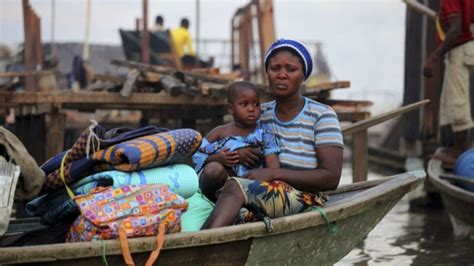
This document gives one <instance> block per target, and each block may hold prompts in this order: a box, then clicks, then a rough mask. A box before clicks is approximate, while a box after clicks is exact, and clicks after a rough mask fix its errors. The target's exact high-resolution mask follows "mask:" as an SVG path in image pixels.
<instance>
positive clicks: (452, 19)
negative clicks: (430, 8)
mask: <svg viewBox="0 0 474 266" xmlns="http://www.w3.org/2000/svg"><path fill="white" fill-rule="evenodd" d="M448 21H449V28H448V31H447V32H446V37H445V39H444V40H443V41H442V42H441V43H440V44H439V45H438V47H436V49H435V50H434V51H433V52H432V53H431V54H430V55H429V56H428V59H426V62H425V66H424V67H423V75H424V76H425V77H432V76H433V67H434V65H435V64H436V62H438V61H439V60H440V59H441V58H443V56H444V54H446V52H448V51H449V50H451V49H452V48H453V47H455V46H456V41H457V39H458V37H459V35H460V34H461V30H462V24H461V14H451V15H449V17H448Z"/></svg>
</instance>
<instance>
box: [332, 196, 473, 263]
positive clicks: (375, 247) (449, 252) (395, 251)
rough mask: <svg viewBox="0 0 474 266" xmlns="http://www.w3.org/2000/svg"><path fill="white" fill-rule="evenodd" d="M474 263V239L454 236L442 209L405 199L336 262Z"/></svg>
mask: <svg viewBox="0 0 474 266" xmlns="http://www.w3.org/2000/svg"><path fill="white" fill-rule="evenodd" d="M387 264H397V265H409V264H410V265H411V264H414V265H429V264H462V265H466V264H474V241H472V240H457V239H454V237H453V234H452V228H451V224H450V221H449V217H448V215H447V213H446V212H445V211H443V210H430V209H416V210H410V208H409V200H408V197H405V198H403V199H402V200H401V201H400V202H399V203H398V204H397V205H396V206H395V207H394V208H393V209H392V210H391V211H390V212H389V213H388V214H387V216H385V217H384V219H383V220H382V221H381V222H380V223H379V224H378V225H377V226H376V227H375V228H374V230H373V231H372V232H370V233H369V235H368V236H367V238H366V239H365V240H364V242H363V243H361V244H360V245H359V246H358V247H356V248H354V249H353V250H352V251H351V252H350V253H349V254H348V255H347V256H346V257H344V258H343V259H342V260H341V261H340V262H338V263H337V264H336V265H387Z"/></svg>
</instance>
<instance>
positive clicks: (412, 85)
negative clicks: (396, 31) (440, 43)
mask: <svg viewBox="0 0 474 266" xmlns="http://www.w3.org/2000/svg"><path fill="white" fill-rule="evenodd" d="M422 21H423V15H422V14H420V13H419V12H417V11H416V10H412V9H407V13H406V25H405V82H404V92H403V105H407V104H410V103H413V102H416V101H419V100H420V99H421V88H422V75H421V73H422V66H423V64H422V63H423V61H424V58H422V51H423V47H422V44H423V41H422V37H423V36H422V31H423V23H422ZM420 113H421V110H420V109H417V110H414V111H411V112H409V113H406V114H403V115H402V118H401V137H402V139H403V140H404V141H402V142H400V144H402V143H404V144H405V145H404V147H402V146H400V148H401V149H402V150H408V148H409V147H413V145H414V143H415V142H416V140H417V139H419V138H420V129H421V128H420V126H419V125H420Z"/></svg>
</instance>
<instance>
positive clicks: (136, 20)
mask: <svg viewBox="0 0 474 266" xmlns="http://www.w3.org/2000/svg"><path fill="white" fill-rule="evenodd" d="M140 23H141V21H140V18H136V19H135V30H136V31H137V32H140Z"/></svg>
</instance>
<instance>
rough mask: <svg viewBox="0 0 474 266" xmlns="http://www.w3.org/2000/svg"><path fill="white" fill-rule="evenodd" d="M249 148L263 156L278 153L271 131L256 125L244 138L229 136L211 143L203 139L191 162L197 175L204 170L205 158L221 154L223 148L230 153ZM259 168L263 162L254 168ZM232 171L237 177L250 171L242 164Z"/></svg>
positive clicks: (278, 148)
mask: <svg viewBox="0 0 474 266" xmlns="http://www.w3.org/2000/svg"><path fill="white" fill-rule="evenodd" d="M249 146H250V147H255V148H258V149H260V151H261V152H262V154H263V155H264V156H267V155H270V154H278V153H280V147H278V143H277V140H276V138H275V135H273V132H272V130H271V129H270V128H269V127H267V126H262V125H260V123H258V124H257V127H256V128H255V130H254V131H252V132H251V133H250V134H249V135H248V136H245V137H242V136H229V137H225V138H222V139H220V140H217V141H214V142H212V143H210V142H209V141H208V140H207V139H206V138H204V139H203V141H202V144H201V147H199V149H198V150H197V152H196V153H195V154H194V155H193V162H194V164H195V167H194V169H195V170H196V172H197V173H199V172H200V171H201V170H202V169H203V168H204V165H205V164H206V160H207V157H209V155H212V154H216V153H218V152H221V151H222V150H223V149H224V148H228V149H229V150H230V151H235V150H238V149H241V148H245V147H249ZM260 167H263V162H260V164H259V165H257V166H256V168H260ZM252 169H253V168H252ZM232 170H233V171H234V173H235V174H236V175H237V176H244V175H245V174H246V173H247V172H248V171H249V170H251V169H249V168H247V167H245V166H244V165H242V164H236V165H234V166H233V167H232Z"/></svg>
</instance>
